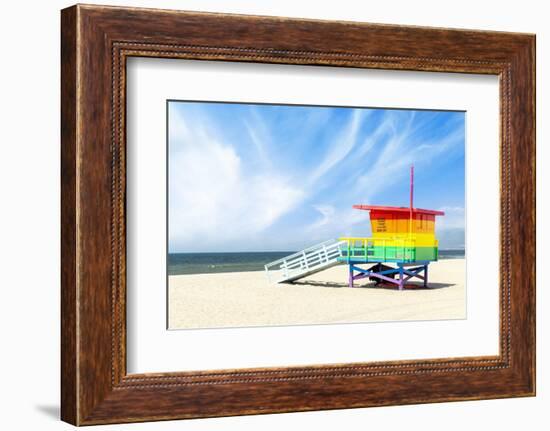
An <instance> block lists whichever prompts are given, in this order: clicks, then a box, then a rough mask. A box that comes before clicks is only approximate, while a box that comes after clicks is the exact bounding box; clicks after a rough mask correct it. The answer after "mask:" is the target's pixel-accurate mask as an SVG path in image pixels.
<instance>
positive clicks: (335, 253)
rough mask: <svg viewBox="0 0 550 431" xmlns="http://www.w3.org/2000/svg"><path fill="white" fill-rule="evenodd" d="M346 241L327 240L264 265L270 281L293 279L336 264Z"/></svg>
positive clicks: (278, 281) (279, 281)
mask: <svg viewBox="0 0 550 431" xmlns="http://www.w3.org/2000/svg"><path fill="white" fill-rule="evenodd" d="M343 247H347V242H346V241H339V240H329V241H325V242H322V243H321V244H317V245H314V246H313V247H308V248H306V249H304V250H302V251H299V252H297V253H294V254H291V255H290V256H286V257H284V258H282V259H279V260H276V261H274V262H270V263H268V264H267V265H265V272H266V275H267V278H268V280H269V282H270V283H282V282H285V281H294V280H297V279H299V278H302V277H305V276H307V275H311V274H314V273H316V272H319V271H322V270H324V269H326V268H330V267H331V266H334V265H338V264H339V263H340V261H339V260H338V258H339V257H341V255H342V248H343Z"/></svg>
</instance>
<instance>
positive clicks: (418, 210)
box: [353, 205, 445, 216]
mask: <svg viewBox="0 0 550 431" xmlns="http://www.w3.org/2000/svg"><path fill="white" fill-rule="evenodd" d="M353 208H355V209H358V210H366V211H383V212H406V213H409V212H410V211H411V208H409V207H387V206H381V205H354V206H353ZM412 212H413V213H414V214H429V215H439V216H442V215H445V212H443V211H436V210H426V209H422V208H412Z"/></svg>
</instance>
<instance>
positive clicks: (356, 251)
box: [265, 166, 445, 290]
mask: <svg viewBox="0 0 550 431" xmlns="http://www.w3.org/2000/svg"><path fill="white" fill-rule="evenodd" d="M410 178H411V180H410V202H409V206H408V207H390V206H378V205H353V208H356V209H358V210H365V211H369V213H370V214H369V215H370V223H371V230H372V236H370V237H342V238H339V239H338V240H330V241H326V242H324V243H321V244H318V245H316V246H313V247H310V248H307V249H305V250H302V251H300V252H298V253H294V254H292V255H290V256H287V257H285V258H283V259H279V260H277V261H275V262H271V263H269V264H267V265H265V270H266V272H267V275H268V277H269V278H270V279H271V274H272V273H277V274H278V275H277V279H276V281H277V282H279V283H281V282H292V281H295V280H298V279H300V278H302V277H305V276H308V275H311V274H314V273H316V272H319V271H322V270H324V269H327V268H330V267H332V266H335V265H339V264H347V265H348V267H349V279H348V280H349V286H350V287H353V283H354V281H356V280H359V279H362V278H367V277H368V278H369V279H371V280H374V281H376V282H377V284H378V283H381V282H386V283H392V284H394V285H396V286H397V287H398V288H399V290H402V289H403V288H404V287H405V285H406V283H407V282H408V281H409V280H410V279H413V278H417V279H420V280H423V282H424V286H427V283H428V265H429V264H430V262H433V261H436V260H437V259H438V241H437V239H436V237H435V220H436V216H442V215H444V214H445V213H444V212H443V211H435V210H427V209H421V208H414V206H413V197H414V167H412V166H411V176H410ZM365 264H372V265H371V266H370V267H369V268H364V267H361V266H359V265H365ZM391 264H393V265H395V266H390V265H391Z"/></svg>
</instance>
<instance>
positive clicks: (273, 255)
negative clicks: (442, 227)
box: [168, 250, 464, 275]
mask: <svg viewBox="0 0 550 431" xmlns="http://www.w3.org/2000/svg"><path fill="white" fill-rule="evenodd" d="M292 253H295V252H293V251H267V252H240V253H170V254H168V275H183V274H213V273H218V272H246V271H263V270H264V265H265V264H266V263H269V262H273V261H274V260H277V259H281V258H283V257H285V256H288V255H290V254H292ZM439 258H440V259H463V258H464V250H439Z"/></svg>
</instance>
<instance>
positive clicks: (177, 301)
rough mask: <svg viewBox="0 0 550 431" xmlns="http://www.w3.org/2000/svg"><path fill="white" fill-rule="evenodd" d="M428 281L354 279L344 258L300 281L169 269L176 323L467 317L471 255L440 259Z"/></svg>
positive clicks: (228, 324)
mask: <svg viewBox="0 0 550 431" xmlns="http://www.w3.org/2000/svg"><path fill="white" fill-rule="evenodd" d="M429 270H430V271H429V286H428V288H427V289H425V288H422V287H421V283H411V284H410V285H409V286H408V287H407V288H406V289H404V290H403V291H399V290H397V289H396V288H394V287H380V286H379V287H375V285H374V282H370V281H369V280H368V279H365V280H359V281H357V282H356V284H355V287H354V288H349V287H348V285H347V277H348V275H347V266H344V265H341V266H336V267H333V268H330V269H327V270H325V271H323V272H320V273H317V274H314V275H311V276H309V277H306V278H304V279H301V280H299V281H297V282H295V283H294V284H270V283H269V282H268V280H267V278H266V275H265V273H264V272H263V271H254V272H233V273H218V274H193V275H175V276H170V277H169V280H168V284H169V292H168V293H169V327H170V329H190V328H220V327H244V326H266V325H303V324H320V323H351V322H377V321H398V320H440V319H464V318H465V317H466V286H465V274H466V273H465V259H448V260H440V261H438V262H433V263H431V264H430V267H429Z"/></svg>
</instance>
